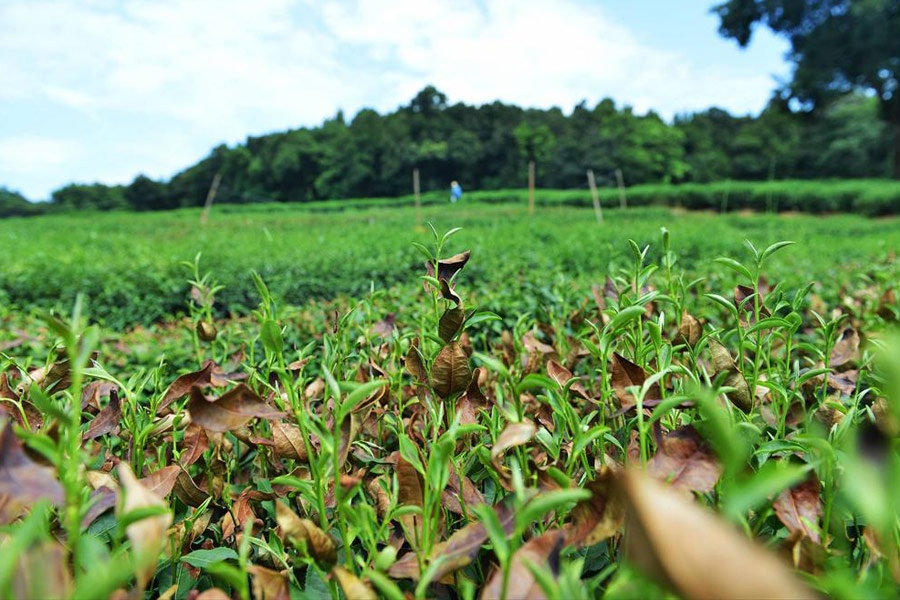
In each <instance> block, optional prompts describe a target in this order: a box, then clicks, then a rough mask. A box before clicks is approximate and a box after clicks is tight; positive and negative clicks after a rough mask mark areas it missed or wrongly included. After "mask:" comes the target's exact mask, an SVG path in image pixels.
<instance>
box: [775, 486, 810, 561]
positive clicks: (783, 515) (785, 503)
mask: <svg viewBox="0 0 900 600" xmlns="http://www.w3.org/2000/svg"><path fill="white" fill-rule="evenodd" d="M820 491H821V486H820V485H819V480H818V479H817V478H816V476H815V475H813V476H811V477H810V478H809V479H807V480H806V481H804V482H803V483H801V484H799V485H795V486H794V487H792V488H789V489H786V490H784V491H783V492H781V494H779V495H778V498H776V499H775V502H773V503H772V508H774V509H775V514H776V515H777V516H778V519H779V520H780V521H781V522H782V523H784V525H785V527H787V528H788V531H790V532H791V533H792V534H794V533H800V534H802V535H804V536H806V537H808V538H809V539H810V540H812V541H813V542H814V543H816V544H819V543H820V542H821V537H820V535H819V528H818V526H817V525H818V523H819V518H821V516H822V499H821V498H820V497H819V492H820Z"/></svg>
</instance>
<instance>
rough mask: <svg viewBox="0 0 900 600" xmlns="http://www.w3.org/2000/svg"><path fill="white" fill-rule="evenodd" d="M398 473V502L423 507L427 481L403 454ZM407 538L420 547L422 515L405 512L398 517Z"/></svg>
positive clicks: (396, 470)
mask: <svg viewBox="0 0 900 600" xmlns="http://www.w3.org/2000/svg"><path fill="white" fill-rule="evenodd" d="M395 472H396V474H397V504H398V505H400V506H418V507H419V508H421V507H423V506H424V504H425V493H424V491H423V490H424V488H425V482H424V481H423V480H422V475H421V474H420V473H419V472H418V471H417V470H416V468H415V467H414V466H412V464H410V463H409V462H408V461H407V460H406V459H405V458H403V457H402V456H401V457H399V458H398V459H397V466H396V467H395ZM398 520H399V521H400V524H401V525H402V526H403V531H404V533H405V534H406V539H407V540H408V541H409V543H410V545H411V546H412V547H413V548H418V547H419V542H420V540H421V539H422V527H423V525H424V523H423V522H422V516H421V515H416V514H405V515H401V516H399V517H398Z"/></svg>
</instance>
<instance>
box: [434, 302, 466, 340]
mask: <svg viewBox="0 0 900 600" xmlns="http://www.w3.org/2000/svg"><path fill="white" fill-rule="evenodd" d="M465 320H466V311H465V310H463V309H462V308H461V307H459V306H456V307H453V308H448V309H447V310H445V311H444V314H442V315H441V320H440V321H439V322H438V335H440V336H441V339H442V340H444V342H446V343H448V344H449V343H450V342H451V341H452V340H453V338H454V337H456V334H457V333H459V330H460V328H462V325H463V321H465Z"/></svg>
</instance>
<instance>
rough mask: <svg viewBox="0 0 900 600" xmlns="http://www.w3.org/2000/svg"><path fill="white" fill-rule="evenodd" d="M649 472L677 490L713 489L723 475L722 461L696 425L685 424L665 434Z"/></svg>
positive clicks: (648, 467)
mask: <svg viewBox="0 0 900 600" xmlns="http://www.w3.org/2000/svg"><path fill="white" fill-rule="evenodd" d="M647 473H648V474H649V475H650V476H651V477H655V478H656V479H659V480H660V481H666V482H668V483H669V484H670V485H671V486H672V487H673V488H675V489H677V490H681V491H684V492H687V493H690V492H692V491H694V492H710V491H712V490H713V488H714V487H715V486H716V483H717V482H718V481H719V477H721V476H722V465H720V464H719V461H718V460H717V459H716V457H715V455H714V454H713V453H712V450H711V449H710V448H709V445H708V444H707V443H706V442H705V440H703V438H701V437H700V434H698V433H697V430H696V429H694V426H693V425H685V426H683V427H679V428H678V429H675V430H674V431H670V432H669V433H667V434H666V435H665V437H663V439H662V443H661V444H660V445H659V448H658V449H657V452H656V455H654V456H653V458H651V459H650V461H649V462H648V463H647Z"/></svg>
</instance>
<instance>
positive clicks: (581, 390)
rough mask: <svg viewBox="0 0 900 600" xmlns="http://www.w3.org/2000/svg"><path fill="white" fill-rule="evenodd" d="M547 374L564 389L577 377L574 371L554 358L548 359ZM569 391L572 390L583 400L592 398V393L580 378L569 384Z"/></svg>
mask: <svg viewBox="0 0 900 600" xmlns="http://www.w3.org/2000/svg"><path fill="white" fill-rule="evenodd" d="M547 375H549V376H550V377H551V378H552V379H553V380H554V381H555V382H556V383H558V384H559V387H561V388H563V389H565V387H566V384H567V383H569V381H571V380H572V379H575V376H574V375H573V374H572V371H570V370H569V369H567V368H565V367H564V366H562V365H561V364H559V363H558V362H556V361H555V360H553V359H550V360H548V361H547ZM569 391H571V392H572V393H573V394H575V395H576V396H578V397H579V398H581V399H582V400H591V399H592V398H591V395H590V394H589V393H588V391H587V389H586V388H585V387H584V384H583V383H581V381H580V380H577V379H576V380H575V383H573V384H572V385H571V386H569Z"/></svg>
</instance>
